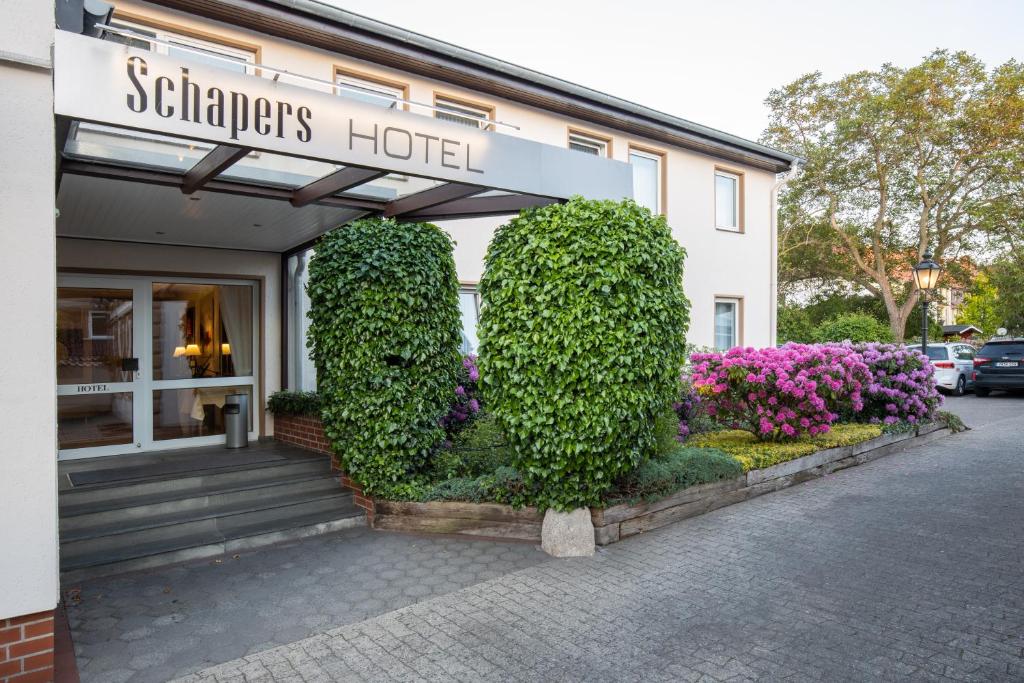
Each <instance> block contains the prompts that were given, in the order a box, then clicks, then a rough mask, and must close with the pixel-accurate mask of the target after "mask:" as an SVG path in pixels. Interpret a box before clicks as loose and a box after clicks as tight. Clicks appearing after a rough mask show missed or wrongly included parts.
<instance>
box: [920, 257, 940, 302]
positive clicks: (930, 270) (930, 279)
mask: <svg viewBox="0 0 1024 683" xmlns="http://www.w3.org/2000/svg"><path fill="white" fill-rule="evenodd" d="M941 272H942V266H940V265H939V264H938V263H936V262H935V261H933V260H932V252H931V250H928V251H926V252H925V253H924V260H923V261H921V262H920V263H918V264H917V265H916V266H914V284H916V285H917V288H918V289H920V290H922V291H925V292H927V291H931V290H933V289H935V284H936V283H937V282H938V280H939V273H941Z"/></svg>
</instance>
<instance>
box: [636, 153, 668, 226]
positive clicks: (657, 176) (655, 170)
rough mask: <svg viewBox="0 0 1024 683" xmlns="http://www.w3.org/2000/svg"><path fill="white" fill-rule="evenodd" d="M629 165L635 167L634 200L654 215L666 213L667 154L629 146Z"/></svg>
mask: <svg viewBox="0 0 1024 683" xmlns="http://www.w3.org/2000/svg"><path fill="white" fill-rule="evenodd" d="M629 163H630V165H632V167H633V199H634V200H636V203H637V204H639V205H640V206H646V207H647V208H648V209H650V210H651V211H652V212H653V213H656V214H657V213H660V214H664V213H665V153H664V152H661V151H658V150H654V149H648V148H644V147H637V146H635V145H630V146H629Z"/></svg>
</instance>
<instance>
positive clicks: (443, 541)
mask: <svg viewBox="0 0 1024 683" xmlns="http://www.w3.org/2000/svg"><path fill="white" fill-rule="evenodd" d="M547 559H548V556H547V555H545V554H544V553H543V552H541V551H540V549H538V548H537V547H536V546H534V545H532V544H521V543H518V544H514V543H495V542H488V541H467V540H461V539H449V538H439V537H427V538H423V537H417V536H408V535H405V534H394V533H374V532H372V531H369V530H366V529H358V530H352V531H346V532H342V533H338V534H331V535H329V536H323V537H320V538H309V539H304V540H302V541H300V542H296V543H292V544H288V545H279V546H274V547H270V548H262V549H260V550H254V551H251V552H247V553H242V554H240V555H236V556H234V557H227V558H224V559H223V560H221V561H219V562H211V561H199V562H192V563H188V564H182V565H179V566H176V567H170V568H166V569H158V570H153V571H146V572H137V573H134V574H126V575H123V576H115V577H110V578H103V579H95V580H91V581H86V582H84V583H82V584H80V586H81V593H80V594H78V595H77V599H76V600H68V619H69V621H70V623H71V629H72V636H73V639H74V642H75V652H76V655H77V658H78V669H79V672H80V674H81V678H82V681H83V683H125V682H128V681H130V682H131V683H157V682H163V681H166V680H168V679H171V678H174V677H176V676H183V675H185V674H187V673H190V672H192V671H197V670H199V669H202V668H204V667H207V666H210V665H213V664H218V663H220V662H225V661H228V660H230V659H234V658H235V657H241V656H243V655H247V654H251V653H254V652H260V651H262V650H266V649H268V648H273V647H276V646H279V645H283V644H285V643H290V642H293V641H296V640H299V639H302V638H305V637H307V636H310V635H312V634H314V633H320V632H322V631H324V630H325V629H328V628H331V627H336V626H340V625H342V624H350V623H353V622H358V621H362V620H364V619H367V618H369V617H372V616H376V615H378V614H381V613H384V612H389V611H391V610H395V609H398V608H400V607H405V606H406V605H410V604H413V603H415V602H417V601H420V600H426V599H429V598H432V597H436V596H439V595H444V594H445V593H450V592H452V591H454V590H459V589H462V588H465V587H467V586H470V585H472V584H474V583H479V582H481V581H485V580H488V579H492V578H494V577H497V576H501V575H502V574H504V573H507V572H511V571H516V570H518V569H522V568H524V567H528V566H530V565H532V564H536V563H538V562H543V561H546V560H547Z"/></svg>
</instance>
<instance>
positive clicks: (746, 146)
mask: <svg viewBox="0 0 1024 683" xmlns="http://www.w3.org/2000/svg"><path fill="white" fill-rule="evenodd" d="M150 1H151V2H153V3H154V4H157V5H162V6H165V7H169V8H172V9H178V10H182V11H185V12H189V13H191V14H195V15H198V16H203V17H206V18H209V19H213V20H217V21H223V22H225V23H228V24H230V25H233V26H240V27H243V28H248V29H250V30H253V31H258V32H260V33H266V34H269V35H274V36H278V37H280V38H285V39H288V40H293V41H296V42H299V43H302V44H304V45H309V46H313V47H318V48H321V49H324V50H328V51H331V52H337V53H341V54H346V55H349V56H351V57H355V58H357V59H363V60H367V61H371V62H374V63H376V64H380V65H383V66H389V67H391V68H395V69H399V70H402V71H407V72H411V73H415V74H418V75H420V76H425V77H428V78H433V79H437V80H441V81H444V82H447V83H451V84H454V85H458V86H461V87H464V88H467V89H470V90H474V91H477V92H483V93H488V94H490V95H494V96H498V97H502V98H505V99H509V100H513V101H516V102H521V103H524V104H527V105H530V106H534V107H538V108H540V109H546V110H548V111H552V112H556V113H559V114H563V115H565V116H569V117H572V118H575V119H579V120H582V121H587V122H590V123H593V124H597V125H601V126H605V127H608V128H612V129H616V130H621V131H623V132H627V133H631V134H633V135H637V136H640V137H644V138H648V139H651V140H657V141H659V142H663V143H666V144H670V145H675V146H679V147H684V148H687V149H691V150H694V151H697V152H701V153H704V154H709V155H712V156H715V157H719V158H723V159H727V160H730V161H734V162H737V163H741V164H746V165H749V166H753V167H755V168H761V169H764V170H768V171H772V172H774V173H781V172H784V171H786V170H788V169H789V168H790V166H791V163H792V162H793V161H794V160H795V159H796V157H794V156H793V155H791V154H787V153H785V152H781V151H779V150H775V149H772V148H770V147H766V146H764V145H760V144H758V143H756V142H752V141H750V140H745V139H743V138H740V137H737V136H734V135H729V134H728V133H723V132H721V131H718V130H715V129H713V128H709V127H707V126H702V125H700V124H697V123H693V122H691V121H687V120H686V119H681V118H678V117H675V116H671V115H669V114H664V113H662V112H658V111H656V110H654V109H650V108H647V107H643V106H640V105H638V104H634V103H632V102H629V101H627V100H623V99H620V98H617V97H612V96H611V95H607V94H605V93H602V92H599V91H597V90H592V89H589V88H584V87H582V86H579V85H576V84H574V83H570V82H568V81H564V80H562V79H558V78H554V77H552V76H548V75H546V74H542V73H540V72H537V71H532V70H530V69H525V68H523V67H520V66H517V65H515V64H511V63H509V62H505V61H502V60H499V59H495V58H493V57H488V56H487V55H483V54H480V53H478V52H473V51H471V50H467V49H465V48H461V47H458V46H456V45H452V44H450V43H446V42H444V41H440V40H436V39H434V38H429V37H427V36H424V35H421V34H419V33H414V32H412V31H407V30H405V29H401V28H398V27H396V26H392V25H390V24H386V23H384V22H380V21H375V20H373V19H369V18H367V17H363V16H361V15H358V14H354V13H352V12H347V11H345V10H341V9H338V8H336V7H333V6H330V5H325V4H323V3H320V2H315V1H314V0H150Z"/></svg>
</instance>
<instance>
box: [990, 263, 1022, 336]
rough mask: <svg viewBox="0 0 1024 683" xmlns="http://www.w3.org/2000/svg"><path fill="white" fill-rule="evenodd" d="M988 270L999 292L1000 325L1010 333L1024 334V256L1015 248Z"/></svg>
mask: <svg viewBox="0 0 1024 683" xmlns="http://www.w3.org/2000/svg"><path fill="white" fill-rule="evenodd" d="M988 272H989V277H990V278H991V280H992V284H993V285H994V286H995V288H996V290H997V292H998V299H997V301H998V313H999V317H1000V318H1001V322H1000V325H999V326H1001V327H1005V328H1006V329H1007V330H1008V331H1009V333H1010V334H1013V335H1024V257H1021V256H1020V252H1019V251H1017V250H1014V251H1012V252H1011V253H1009V254H1007V255H1005V256H1003V257H1001V258H999V259H998V260H996V262H995V263H993V264H992V266H991V267H990V268H989V271H988ZM985 331H986V332H989V330H985Z"/></svg>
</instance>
